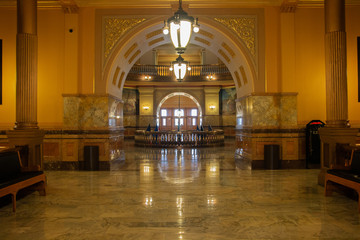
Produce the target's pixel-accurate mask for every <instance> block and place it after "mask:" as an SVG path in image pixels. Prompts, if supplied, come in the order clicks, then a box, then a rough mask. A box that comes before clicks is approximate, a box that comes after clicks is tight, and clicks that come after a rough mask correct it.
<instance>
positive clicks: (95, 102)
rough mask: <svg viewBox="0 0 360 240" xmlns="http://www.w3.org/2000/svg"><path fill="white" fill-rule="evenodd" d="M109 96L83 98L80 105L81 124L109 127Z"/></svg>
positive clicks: (82, 125)
mask: <svg viewBox="0 0 360 240" xmlns="http://www.w3.org/2000/svg"><path fill="white" fill-rule="evenodd" d="M108 111H109V105H108V98H107V97H85V98H82V101H81V105H80V107H79V125H80V126H81V127H83V128H93V127H100V128H101V127H107V126H108V124H109V120H108V114H109V112H108Z"/></svg>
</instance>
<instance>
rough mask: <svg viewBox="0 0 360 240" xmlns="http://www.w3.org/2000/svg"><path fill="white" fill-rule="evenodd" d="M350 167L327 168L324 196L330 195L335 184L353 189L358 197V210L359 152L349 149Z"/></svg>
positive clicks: (359, 185) (359, 192) (359, 190)
mask: <svg viewBox="0 0 360 240" xmlns="http://www.w3.org/2000/svg"><path fill="white" fill-rule="evenodd" d="M349 165H350V168H348V169H329V170H328V171H327V173H326V175H325V196H330V195H331V194H332V192H333V190H334V189H335V188H336V187H337V186H336V184H340V185H343V186H345V187H348V188H352V189H354V190H355V191H356V192H357V194H358V197H359V200H358V211H359V212H360V152H359V151H355V150H354V149H353V150H352V151H351V158H350V163H349Z"/></svg>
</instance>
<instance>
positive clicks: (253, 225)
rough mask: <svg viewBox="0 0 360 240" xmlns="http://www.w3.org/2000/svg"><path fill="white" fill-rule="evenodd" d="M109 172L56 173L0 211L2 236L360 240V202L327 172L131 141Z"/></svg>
mask: <svg viewBox="0 0 360 240" xmlns="http://www.w3.org/2000/svg"><path fill="white" fill-rule="evenodd" d="M125 154H126V161H125V163H124V164H123V165H121V166H120V167H119V166H117V168H115V167H114V168H113V171H110V172H84V171H82V172H75V171H59V172H56V171H49V172H47V176H48V195H47V196H46V197H42V196H39V195H38V194H37V193H32V194H30V195H27V196H26V197H24V198H22V199H20V200H18V202H17V204H18V205H17V212H16V213H15V214H14V213H12V211H11V205H6V206H3V207H2V208H0V222H1V225H0V239H36V240H39V239H102V240H103V239H358V238H359V236H360V215H359V214H358V212H357V202H356V201H354V200H352V199H349V198H347V197H345V196H343V195H340V194H336V193H334V195H333V196H332V197H327V198H325V197H324V194H323V191H324V189H323V187H320V186H318V185H317V174H318V172H319V170H316V169H315V170H314V169H311V170H273V171H272V170H256V171H248V170H239V169H237V168H236V167H235V164H234V148H233V146H232V145H231V144H226V147H222V148H211V149H205V148H204V149H183V150H181V149H180V150H178V149H167V150H166V149H143V148H135V147H132V146H131V144H129V147H128V148H127V149H126V153H125Z"/></svg>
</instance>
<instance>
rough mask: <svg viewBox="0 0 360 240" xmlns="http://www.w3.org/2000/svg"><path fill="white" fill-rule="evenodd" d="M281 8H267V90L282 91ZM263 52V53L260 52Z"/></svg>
mask: <svg viewBox="0 0 360 240" xmlns="http://www.w3.org/2000/svg"><path fill="white" fill-rule="evenodd" d="M279 14H280V9H279V8H278V7H269V8H265V71H266V73H265V82H266V84H265V91H266V92H279V91H280V88H281V86H280V82H281V81H280V80H281V79H280V69H281V68H280V67H281V66H280V62H279V58H280V44H279V37H280V32H279V30H280V29H279V23H280V16H279ZM260 54H261V53H260Z"/></svg>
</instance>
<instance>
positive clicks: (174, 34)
mask: <svg viewBox="0 0 360 240" xmlns="http://www.w3.org/2000/svg"><path fill="white" fill-rule="evenodd" d="M181 3H182V0H179V9H178V10H177V11H176V12H175V14H174V16H172V17H170V18H169V19H168V20H167V21H164V27H163V33H164V34H165V35H167V34H169V33H170V37H171V42H172V43H173V45H174V47H175V50H176V52H177V53H178V54H183V53H184V52H185V49H186V46H187V45H188V43H189V40H190V37H191V32H192V31H194V32H195V33H197V32H199V24H198V19H197V18H196V20H194V18H193V17H191V16H189V15H188V14H187V12H185V11H184V10H183V9H182V6H181Z"/></svg>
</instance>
